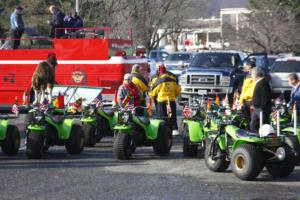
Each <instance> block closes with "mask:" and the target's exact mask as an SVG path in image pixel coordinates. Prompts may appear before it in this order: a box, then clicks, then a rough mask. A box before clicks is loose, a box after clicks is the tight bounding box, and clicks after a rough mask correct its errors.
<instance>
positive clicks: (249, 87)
mask: <svg viewBox="0 0 300 200" xmlns="http://www.w3.org/2000/svg"><path fill="white" fill-rule="evenodd" d="M254 67H256V64H255V62H254V61H249V62H248V63H247V64H246V66H245V67H244V69H245V71H246V73H247V75H246V77H245V79H244V82H243V86H242V91H241V95H240V105H241V106H242V112H243V114H244V116H245V117H246V118H248V119H249V120H250V118H251V113H250V107H251V104H252V97H253V92H254V88H255V84H256V83H255V81H254V80H253V79H252V77H251V71H252V69H253V68H254Z"/></svg>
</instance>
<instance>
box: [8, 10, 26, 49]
mask: <svg viewBox="0 0 300 200" xmlns="http://www.w3.org/2000/svg"><path fill="white" fill-rule="evenodd" d="M22 11H23V8H22V7H21V6H17V7H16V9H15V11H14V12H13V13H12V14H11V16H10V28H11V34H12V36H11V37H12V39H13V40H12V48H13V49H17V48H19V46H20V38H21V37H22V34H23V32H24V21H23V18H22Z"/></svg>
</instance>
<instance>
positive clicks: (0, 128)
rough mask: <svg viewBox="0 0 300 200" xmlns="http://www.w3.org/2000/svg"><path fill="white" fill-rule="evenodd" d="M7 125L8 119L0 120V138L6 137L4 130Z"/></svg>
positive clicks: (5, 130)
mask: <svg viewBox="0 0 300 200" xmlns="http://www.w3.org/2000/svg"><path fill="white" fill-rule="evenodd" d="M7 127H8V120H0V140H4V139H5V138H6V132H7Z"/></svg>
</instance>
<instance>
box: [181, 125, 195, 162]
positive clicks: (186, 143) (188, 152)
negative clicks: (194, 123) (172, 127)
mask: <svg viewBox="0 0 300 200" xmlns="http://www.w3.org/2000/svg"><path fill="white" fill-rule="evenodd" d="M182 148H183V155H184V156H185V157H196V156H197V153H198V145H193V144H191V142H190V137H189V128H188V126H184V128H183V145H182Z"/></svg>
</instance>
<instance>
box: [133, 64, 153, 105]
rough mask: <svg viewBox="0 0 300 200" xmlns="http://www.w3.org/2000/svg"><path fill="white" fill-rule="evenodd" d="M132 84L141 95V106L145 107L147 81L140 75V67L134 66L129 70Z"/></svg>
mask: <svg viewBox="0 0 300 200" xmlns="http://www.w3.org/2000/svg"><path fill="white" fill-rule="evenodd" d="M131 76H132V82H133V83H134V84H135V85H136V87H137V88H138V90H139V91H140V93H141V100H140V101H141V105H142V106H146V92H148V89H149V88H148V81H147V80H146V79H145V78H144V77H143V75H142V74H141V66H139V65H137V64H135V65H133V66H132V69H131Z"/></svg>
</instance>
